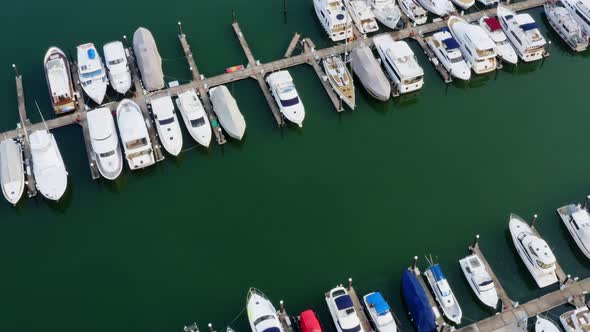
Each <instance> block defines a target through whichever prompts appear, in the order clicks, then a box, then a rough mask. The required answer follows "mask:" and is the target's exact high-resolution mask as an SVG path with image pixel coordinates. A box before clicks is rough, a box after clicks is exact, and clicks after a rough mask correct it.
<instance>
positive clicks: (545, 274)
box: [509, 214, 557, 288]
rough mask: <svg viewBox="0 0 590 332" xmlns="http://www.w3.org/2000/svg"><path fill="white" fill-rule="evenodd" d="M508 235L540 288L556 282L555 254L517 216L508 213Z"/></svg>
mask: <svg viewBox="0 0 590 332" xmlns="http://www.w3.org/2000/svg"><path fill="white" fill-rule="evenodd" d="M509 228H510V235H511V236H512V241H513V242H514V247H516V251H517V252H518V254H519V255H520V258H521V259H522V261H523V262H524V265H526V267H527V269H528V270H529V272H530V273H531V275H532V276H533V278H534V279H535V281H536V282H537V285H538V286H539V287H540V288H543V287H547V286H549V285H551V284H554V283H556V282H557V275H556V274H555V262H556V259H555V256H554V255H553V252H552V251H551V248H549V245H548V244H547V242H545V240H543V239H541V238H540V237H539V236H538V235H536V234H535V232H534V231H533V229H532V228H531V227H530V226H529V225H528V224H527V223H526V222H525V221H524V220H522V219H521V218H520V217H519V216H517V215H515V214H511V215H510V223H509Z"/></svg>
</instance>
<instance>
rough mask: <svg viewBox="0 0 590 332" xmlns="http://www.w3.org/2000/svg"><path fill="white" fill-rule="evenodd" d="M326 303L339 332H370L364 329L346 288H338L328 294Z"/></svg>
mask: <svg viewBox="0 0 590 332" xmlns="http://www.w3.org/2000/svg"><path fill="white" fill-rule="evenodd" d="M326 303H327V304H328V309H329V310H330V315H331V316H332V320H333V321H334V325H335V326H336V331H338V332H369V331H365V330H364V329H363V326H362V325H361V320H360V319H359V316H358V313H357V312H356V309H355V308H354V305H353V303H352V298H351V297H350V295H349V294H348V291H347V290H346V288H344V287H342V286H338V287H336V288H333V289H332V290H330V291H329V292H328V293H326Z"/></svg>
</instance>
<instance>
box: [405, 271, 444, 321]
mask: <svg viewBox="0 0 590 332" xmlns="http://www.w3.org/2000/svg"><path fill="white" fill-rule="evenodd" d="M408 270H409V271H410V272H412V273H414V275H415V276H416V279H418V281H419V282H420V286H422V288H423V289H424V293H425V294H426V297H427V298H428V303H430V307H431V308H432V311H433V312H435V315H434V318H435V319H436V326H437V328H438V330H439V331H441V329H442V331H446V330H447V326H448V325H447V323H446V322H445V319H444V317H443V313H442V311H441V310H440V309H439V308H438V304H437V303H436V301H435V300H434V298H433V297H432V292H431V291H430V288H429V287H428V285H426V282H425V281H424V277H422V272H421V271H420V269H419V268H418V267H417V266H415V267H412V266H411V267H409V268H408Z"/></svg>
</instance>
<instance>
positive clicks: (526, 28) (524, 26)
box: [520, 22, 539, 31]
mask: <svg viewBox="0 0 590 332" xmlns="http://www.w3.org/2000/svg"><path fill="white" fill-rule="evenodd" d="M520 28H521V29H522V30H524V31H529V30H534V29H538V28H539V26H538V25H537V22H530V23H525V24H521V25H520Z"/></svg>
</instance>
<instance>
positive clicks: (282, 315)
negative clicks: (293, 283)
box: [277, 301, 295, 332]
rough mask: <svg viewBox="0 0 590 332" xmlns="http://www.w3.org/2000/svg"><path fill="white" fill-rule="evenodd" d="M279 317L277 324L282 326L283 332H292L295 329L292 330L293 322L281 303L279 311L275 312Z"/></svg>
mask: <svg viewBox="0 0 590 332" xmlns="http://www.w3.org/2000/svg"><path fill="white" fill-rule="evenodd" d="M277 314H278V315H279V322H281V325H282V326H283V331H284V332H294V331H295V329H294V328H293V320H292V319H291V317H289V314H287V310H286V309H285V303H284V302H283V301H281V302H280V309H279V311H278V312H277Z"/></svg>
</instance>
